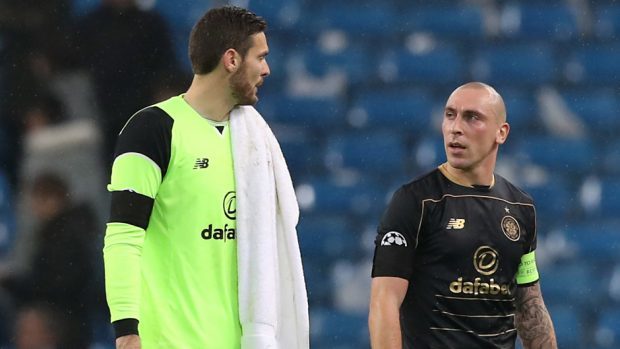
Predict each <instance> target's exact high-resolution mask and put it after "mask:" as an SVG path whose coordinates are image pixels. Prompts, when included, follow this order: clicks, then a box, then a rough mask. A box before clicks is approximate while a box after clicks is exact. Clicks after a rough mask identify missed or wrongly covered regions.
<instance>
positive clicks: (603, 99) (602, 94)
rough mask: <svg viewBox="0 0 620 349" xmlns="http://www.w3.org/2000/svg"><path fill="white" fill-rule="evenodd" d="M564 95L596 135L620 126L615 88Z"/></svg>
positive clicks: (609, 133) (569, 105)
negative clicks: (616, 113)
mask: <svg viewBox="0 0 620 349" xmlns="http://www.w3.org/2000/svg"><path fill="white" fill-rule="evenodd" d="M618 58H620V55H619V56H618ZM618 67H620V65H619V66H618ZM562 97H563V99H564V101H565V103H566V104H567V105H568V107H569V108H570V110H571V111H573V112H574V113H575V114H577V115H578V116H579V117H580V118H581V120H582V121H583V123H584V124H585V125H586V127H587V128H589V129H590V131H593V132H594V133H592V135H593V136H594V137H598V136H604V135H611V134H615V133H616V132H617V130H618V128H620V118H618V117H617V115H615V113H614V112H613V111H614V110H618V109H619V107H620V103H618V99H617V96H616V94H615V93H614V91H613V90H611V89H599V90H592V89H588V90H587V91H570V92H564V93H562Z"/></svg>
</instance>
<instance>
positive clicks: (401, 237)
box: [372, 187, 422, 279]
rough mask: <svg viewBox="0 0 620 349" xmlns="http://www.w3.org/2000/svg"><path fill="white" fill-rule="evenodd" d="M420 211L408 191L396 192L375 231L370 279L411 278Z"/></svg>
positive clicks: (417, 201)
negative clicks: (385, 277) (382, 277)
mask: <svg viewBox="0 0 620 349" xmlns="http://www.w3.org/2000/svg"><path fill="white" fill-rule="evenodd" d="M421 209H422V206H421V203H420V201H419V200H417V199H416V197H415V195H414V193H413V192H412V191H411V190H410V189H408V188H407V187H401V188H400V189H399V190H398V191H396V193H395V194H394V196H393V197H392V199H391V201H390V203H389V204H388V207H387V209H386V210H385V212H384V214H383V217H382V218H381V222H380V223H379V227H378V229H377V236H376V238H375V254H374V258H373V267H372V277H377V276H392V277H400V278H403V279H409V278H410V277H411V273H412V271H413V257H414V255H415V249H416V247H417V240H418V229H419V225H420V224H419V223H420V217H421V214H422V213H421Z"/></svg>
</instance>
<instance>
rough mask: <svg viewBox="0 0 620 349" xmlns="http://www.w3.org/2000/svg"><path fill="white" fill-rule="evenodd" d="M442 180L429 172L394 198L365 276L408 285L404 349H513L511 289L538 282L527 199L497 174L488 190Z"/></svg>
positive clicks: (403, 317) (530, 206)
mask: <svg viewBox="0 0 620 349" xmlns="http://www.w3.org/2000/svg"><path fill="white" fill-rule="evenodd" d="M446 175H447V174H444V173H443V172H442V171H441V169H436V170H434V171H432V172H431V173H429V174H427V175H425V176H423V177H421V178H419V179H417V180H415V181H413V182H411V183H408V184H406V185H404V186H402V187H401V188H400V189H399V190H398V191H397V192H396V193H395V194H394V197H393V198H392V202H391V203H390V204H389V206H388V208H387V210H386V212H385V213H384V216H383V218H382V220H381V223H380V225H379V228H378V235H377V239H376V249H375V256H374V263H373V271H372V276H373V277H378V276H392V277H400V278H404V279H407V280H409V289H408V290H407V294H406V296H405V299H404V301H403V304H402V306H401V329H402V333H403V347H404V348H415V349H424V348H514V346H515V339H516V335H517V333H516V330H515V326H514V314H515V304H514V300H515V291H516V287H517V286H518V285H517V284H531V283H534V282H536V281H537V280H538V274H537V272H536V268H535V262H534V261H533V254H534V250H535V248H536V225H535V209H534V205H533V202H532V199H531V198H530V197H529V196H527V195H526V194H525V193H523V192H522V191H520V190H519V189H517V188H516V187H515V186H513V185H512V184H510V183H509V182H508V181H507V180H505V179H504V178H502V177H501V176H498V175H495V183H494V185H493V186H491V187H466V186H461V185H458V184H456V183H455V182H454V181H451V180H450V179H448V178H447V177H446Z"/></svg>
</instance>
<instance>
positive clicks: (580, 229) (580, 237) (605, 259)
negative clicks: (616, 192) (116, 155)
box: [563, 186, 620, 264]
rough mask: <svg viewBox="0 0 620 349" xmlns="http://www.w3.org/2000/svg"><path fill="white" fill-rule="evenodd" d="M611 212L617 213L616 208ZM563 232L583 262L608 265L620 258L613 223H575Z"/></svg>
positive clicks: (619, 239)
mask: <svg viewBox="0 0 620 349" xmlns="http://www.w3.org/2000/svg"><path fill="white" fill-rule="evenodd" d="M618 189H620V186H619V187H618ZM605 195H606V196H607V194H605ZM610 195H613V194H612V193H610ZM616 201H618V200H616ZM612 210H613V208H612ZM613 212H617V208H616V210H613ZM563 231H564V235H565V236H566V238H567V241H568V242H569V244H570V245H571V248H574V249H575V252H576V253H577V255H578V256H579V258H580V260H582V261H584V262H585V261H591V262H593V263H599V264H603V263H610V262H614V261H616V260H618V258H619V256H620V228H618V226H617V224H615V223H613V222H612V223H610V222H601V221H599V220H596V221H594V222H591V223H581V224H579V223H575V224H571V225H569V226H567V227H566V228H564V229H563Z"/></svg>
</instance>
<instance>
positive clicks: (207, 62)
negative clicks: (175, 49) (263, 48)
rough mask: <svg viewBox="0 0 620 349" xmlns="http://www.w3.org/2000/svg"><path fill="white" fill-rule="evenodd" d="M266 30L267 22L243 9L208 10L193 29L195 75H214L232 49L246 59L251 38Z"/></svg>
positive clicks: (191, 58)
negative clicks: (226, 53)
mask: <svg viewBox="0 0 620 349" xmlns="http://www.w3.org/2000/svg"><path fill="white" fill-rule="evenodd" d="M266 28H267V22H265V20H264V19H263V18H262V17H259V16H257V15H256V14H254V13H253V12H250V11H248V10H246V9H244V8H241V7H236V6H224V7H219V8H214V9H211V10H209V11H208V12H207V13H205V14H204V16H202V18H200V20H198V22H197V23H196V25H194V28H193V29H192V33H191V34H190V37H189V59H190V61H191V63H192V70H193V72H194V74H207V73H210V72H211V71H213V70H214V69H215V67H217V64H218V63H219V61H220V58H221V57H222V55H223V54H224V52H226V50H228V49H230V48H232V49H235V50H236V51H237V52H239V54H240V55H241V56H242V57H245V55H246V53H247V52H248V50H249V49H250V46H251V41H250V36H252V35H254V34H256V33H260V32H264V31H265V29H266Z"/></svg>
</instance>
